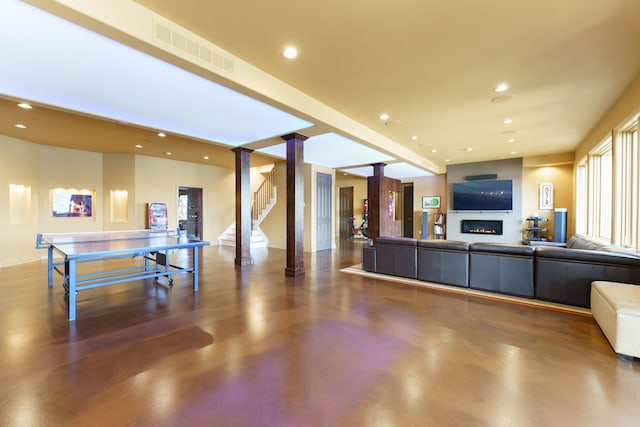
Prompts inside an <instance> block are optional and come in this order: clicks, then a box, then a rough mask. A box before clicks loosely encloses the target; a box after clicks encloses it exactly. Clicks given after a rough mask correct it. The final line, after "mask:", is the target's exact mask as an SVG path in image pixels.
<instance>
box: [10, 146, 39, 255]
mask: <svg viewBox="0 0 640 427" xmlns="http://www.w3.org/2000/svg"><path fill="white" fill-rule="evenodd" d="M39 148H40V146H39V145H37V144H30V143H25V142H23V141H20V140H18V139H14V138H10V137H8V136H4V135H0V267H1V266H6V265H12V264H20V263H23V262H27V261H33V260H35V259H37V258H38V256H39V254H38V251H37V250H36V249H35V241H36V234H37V233H38V231H39V230H38V229H39V227H40V224H39V220H40V172H39V164H40V156H39ZM11 184H13V185H22V186H24V187H25V188H28V189H29V192H30V197H29V200H28V204H29V207H30V212H29V215H27V217H26V218H24V219H22V220H20V221H18V222H20V224H16V223H15V222H16V221H13V223H12V221H11V206H10V203H9V200H10V194H9V186H10V185H11Z"/></svg>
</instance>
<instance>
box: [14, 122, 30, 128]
mask: <svg viewBox="0 0 640 427" xmlns="http://www.w3.org/2000/svg"><path fill="white" fill-rule="evenodd" d="M15 126H16V127H17V128H19V129H26V128H27V127H26V126H25V125H23V124H22V123H18V124H16V125H15Z"/></svg>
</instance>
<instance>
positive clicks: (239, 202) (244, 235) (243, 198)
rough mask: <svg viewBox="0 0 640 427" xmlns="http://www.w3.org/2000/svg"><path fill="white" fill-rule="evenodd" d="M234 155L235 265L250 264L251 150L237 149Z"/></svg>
mask: <svg viewBox="0 0 640 427" xmlns="http://www.w3.org/2000/svg"><path fill="white" fill-rule="evenodd" d="M231 151H233V152H234V153H235V154H236V259H235V264H236V265H247V264H251V178H250V177H251V175H250V156H251V152H252V151H253V150H250V149H248V148H242V147H237V148H233V149H231Z"/></svg>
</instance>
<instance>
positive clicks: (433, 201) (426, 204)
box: [422, 196, 440, 209]
mask: <svg viewBox="0 0 640 427" xmlns="http://www.w3.org/2000/svg"><path fill="white" fill-rule="evenodd" d="M422 209H440V196H423V197H422Z"/></svg>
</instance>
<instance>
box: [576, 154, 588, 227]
mask: <svg viewBox="0 0 640 427" xmlns="http://www.w3.org/2000/svg"><path fill="white" fill-rule="evenodd" d="M576 233H578V234H582V235H586V234H587V159H584V160H583V161H582V162H580V163H578V166H577V168H576Z"/></svg>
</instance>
